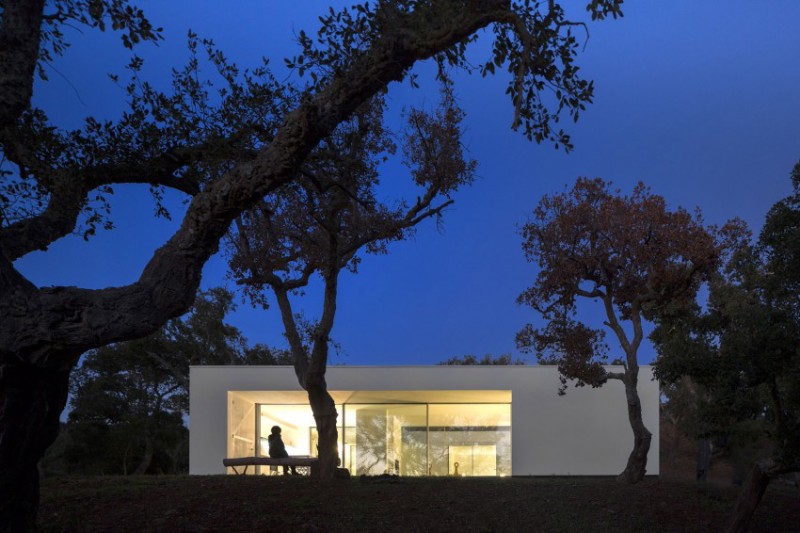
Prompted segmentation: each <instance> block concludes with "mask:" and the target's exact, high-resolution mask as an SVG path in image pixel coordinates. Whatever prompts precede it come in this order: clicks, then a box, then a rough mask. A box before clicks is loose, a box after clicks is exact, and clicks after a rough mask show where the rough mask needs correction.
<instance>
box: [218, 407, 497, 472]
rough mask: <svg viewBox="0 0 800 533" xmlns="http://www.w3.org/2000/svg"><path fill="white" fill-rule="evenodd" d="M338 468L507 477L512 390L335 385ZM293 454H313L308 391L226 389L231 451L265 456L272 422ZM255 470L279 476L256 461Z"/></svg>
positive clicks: (233, 454)
mask: <svg viewBox="0 0 800 533" xmlns="http://www.w3.org/2000/svg"><path fill="white" fill-rule="evenodd" d="M330 394H331V396H332V397H333V399H334V401H335V402H336V411H337V413H338V415H339V416H338V419H337V420H338V449H339V456H340V458H341V460H342V466H344V467H345V468H347V469H348V470H350V472H351V473H352V474H354V475H381V474H396V475H400V476H424V475H429V476H508V475H511V391H332V392H331V393H330ZM276 425H277V426H280V427H281V436H282V439H283V442H284V444H285V446H286V450H287V452H288V453H289V455H291V456H311V457H315V456H316V455H317V431H316V428H315V424H314V417H313V415H312V413H311V407H310V406H309V405H308V399H307V396H306V394H305V392H302V391H298V392H295V391H274V392H271V391H240V392H235V391H231V392H229V393H228V434H229V439H228V457H250V456H254V455H256V456H267V455H268V444H267V436H268V435H269V434H270V430H271V428H272V426H276ZM252 473H254V474H280V473H282V472H279V471H278V469H276V468H274V467H268V466H265V467H259V468H256V469H255V471H252Z"/></svg>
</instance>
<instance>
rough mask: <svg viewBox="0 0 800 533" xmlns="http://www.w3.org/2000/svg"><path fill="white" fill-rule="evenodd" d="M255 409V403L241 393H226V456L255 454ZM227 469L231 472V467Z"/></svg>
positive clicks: (250, 471)
mask: <svg viewBox="0 0 800 533" xmlns="http://www.w3.org/2000/svg"><path fill="white" fill-rule="evenodd" d="M255 409H256V404H255V403H254V402H252V401H250V400H248V399H247V398H246V397H244V396H243V395H240V394H237V393H235V392H229V393H228V457H252V456H254V455H256V445H255V442H256V415H255ZM228 471H229V473H232V472H233V470H232V469H231V468H228ZM248 473H252V470H251V469H248Z"/></svg>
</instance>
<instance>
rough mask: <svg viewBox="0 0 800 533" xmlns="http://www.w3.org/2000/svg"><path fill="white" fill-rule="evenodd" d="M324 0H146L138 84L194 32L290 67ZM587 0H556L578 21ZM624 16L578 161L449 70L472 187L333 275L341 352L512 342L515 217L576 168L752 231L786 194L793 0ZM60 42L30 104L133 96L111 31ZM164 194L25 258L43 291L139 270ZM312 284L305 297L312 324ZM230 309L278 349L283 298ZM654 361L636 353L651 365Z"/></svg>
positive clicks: (73, 114)
mask: <svg viewBox="0 0 800 533" xmlns="http://www.w3.org/2000/svg"><path fill="white" fill-rule="evenodd" d="M330 3H331V2H330V1H317V0H308V1H302V2H259V1H255V0H240V1H237V2H213V1H211V0H203V1H199V0H195V1H193V2H188V1H183V0H181V1H178V0H171V1H169V2H164V1H154V0H150V1H143V2H141V5H142V7H143V8H144V9H145V11H146V12H147V13H148V15H149V17H150V18H151V20H152V21H153V22H154V24H155V25H156V26H163V27H164V29H165V31H164V35H165V37H166V41H164V42H162V43H161V44H160V45H159V46H158V47H154V46H151V45H144V46H140V47H138V48H137V50H136V52H137V53H138V54H139V55H141V56H143V57H144V58H145V60H146V62H145V71H144V72H145V78H147V79H149V80H152V81H154V82H155V83H157V84H159V83H160V84H162V85H163V84H164V83H165V82H166V80H168V76H169V69H170V68H171V67H172V66H180V65H182V64H183V62H184V61H185V60H186V56H187V53H186V47H185V41H186V39H185V36H186V32H187V30H188V29H189V28H191V29H193V30H194V31H196V32H197V33H198V34H199V35H200V36H201V37H210V38H213V39H214V40H215V41H216V43H217V45H219V47H220V48H221V49H222V50H223V51H224V52H225V53H226V54H227V55H228V56H229V57H230V58H231V59H233V60H234V61H236V62H237V63H239V65H240V66H254V65H255V64H256V63H257V62H258V61H259V58H260V57H261V56H265V57H268V58H271V60H272V64H273V65H274V66H275V68H276V69H278V72H281V70H280V69H281V68H282V63H283V62H282V58H283V57H286V56H289V55H292V54H293V53H294V51H295V49H296V47H295V45H294V42H293V32H296V31H298V30H300V29H307V30H314V29H315V28H316V24H317V19H316V16H317V15H318V14H321V13H323V12H324V11H326V10H327V6H328V5H329V4H330ZM585 3H586V0H583V1H577V0H568V1H566V2H564V4H565V5H566V7H567V9H568V11H569V10H571V12H572V13H573V16H577V17H582V16H583V5H584V4H585ZM624 11H625V17H624V18H623V19H621V20H617V21H613V20H610V21H605V22H602V23H591V24H590V25H589V30H590V34H591V36H590V38H589V40H588V43H587V45H586V49H585V51H584V52H583V53H582V54H581V56H580V58H579V61H578V62H579V64H580V65H581V67H582V70H583V72H584V76H586V77H588V78H590V79H594V81H595V86H596V91H595V102H594V104H593V105H591V106H589V107H588V109H587V111H586V112H585V113H584V114H583V115H582V117H581V120H580V121H579V123H578V124H575V125H571V126H569V132H570V133H571V134H572V137H573V142H574V144H575V149H574V151H572V152H571V153H569V154H565V153H564V152H563V151H561V150H558V151H557V150H555V149H554V148H553V147H552V146H551V145H536V144H532V143H529V142H528V141H526V140H525V139H524V137H523V136H522V135H521V134H519V133H515V132H513V131H511V129H510V125H511V120H512V113H513V111H512V108H511V105H510V102H509V101H508V99H507V97H506V96H505V95H504V89H505V84H506V79H505V78H504V77H502V76H497V77H494V78H489V79H481V78H480V77H479V76H477V75H473V76H467V75H463V74H459V75H458V76H457V84H456V91H457V94H458V96H459V98H460V103H461V105H462V107H463V109H464V110H465V111H466V113H467V119H466V127H467V133H466V136H465V139H464V140H465V143H466V145H467V146H468V148H469V150H470V153H471V156H472V157H474V158H475V159H477V160H478V162H479V168H478V175H479V179H478V180H477V181H476V183H475V184H474V185H472V186H471V187H470V188H468V189H465V190H463V191H461V192H459V193H458V195H457V197H456V204H455V206H453V207H452V208H451V209H449V210H448V211H447V212H446V214H445V218H444V226H443V228H442V229H441V230H438V229H437V228H436V227H435V225H434V224H433V223H428V224H426V225H424V226H423V227H421V228H420V229H419V231H418V232H417V235H416V237H415V238H414V239H412V240H410V241H407V242H402V243H396V244H394V245H393V246H392V247H391V250H390V254H389V255H387V256H378V257H366V258H365V259H364V261H363V263H362V265H361V267H360V272H359V274H358V275H350V274H347V273H344V274H343V277H342V280H341V284H340V286H341V289H340V298H339V307H338V314H337V318H336V326H335V328H334V331H333V336H334V338H335V339H336V340H337V341H338V342H339V343H341V345H342V347H343V353H341V354H339V355H335V356H333V358H332V362H333V363H345V364H431V363H435V362H438V361H441V360H443V359H446V358H448V357H451V356H454V355H463V354H466V353H473V354H477V355H482V354H484V353H489V352H491V353H493V354H500V353H504V352H514V353H516V352H515V349H514V335H515V333H516V331H517V330H518V329H519V328H521V327H522V326H523V324H525V323H526V322H528V321H532V320H533V321H535V320H536V317H535V315H534V313H533V311H531V310H529V309H525V308H521V307H519V306H517V305H516V303H515V299H516V296H517V295H518V294H519V293H520V292H521V291H522V290H523V289H524V288H525V287H526V286H527V285H529V284H530V283H531V282H532V280H533V278H534V276H535V270H534V266H533V265H530V264H527V263H526V262H525V260H524V258H523V256H522V253H521V249H520V236H519V234H518V226H519V225H520V224H522V223H524V222H525V220H526V217H527V216H528V213H530V211H531V210H532V208H533V207H534V205H535V204H536V202H537V201H538V200H539V198H541V196H542V195H543V194H547V193H552V192H556V191H560V190H562V189H563V188H564V186H565V185H567V184H571V183H572V182H573V180H574V179H575V178H576V177H577V176H590V177H594V176H601V177H603V178H605V179H610V180H613V181H614V182H615V184H616V185H617V186H619V187H621V188H622V189H623V190H625V191H629V190H630V189H631V188H632V186H633V184H635V183H636V182H637V181H639V180H641V181H644V182H645V183H647V184H648V185H650V186H651V187H652V188H653V190H654V192H656V193H658V194H662V195H663V196H664V197H665V198H666V199H667V201H668V202H669V204H670V205H671V206H673V207H676V206H683V207H686V208H689V209H693V208H694V207H699V208H700V209H701V210H702V212H703V214H704V217H705V219H706V220H707V221H708V222H709V223H717V224H719V223H722V222H724V221H725V220H726V219H728V218H730V217H733V216H739V217H742V218H743V219H744V220H745V221H747V222H748V223H749V224H750V226H751V227H752V228H753V229H754V230H755V231H758V230H759V229H760V227H761V224H762V222H763V219H764V215H765V214H766V212H767V210H768V209H769V207H770V206H771V205H772V204H773V203H775V202H776V201H778V200H779V199H781V198H782V197H784V196H786V195H787V194H788V193H789V192H790V182H789V179H788V174H789V171H790V169H791V167H792V166H793V164H794V163H795V162H796V161H797V160H798V159H800V93H799V92H798V90H799V89H800V32H798V31H797V21H798V20H800V2H797V1H795V0H772V1H770V2H755V1H753V0H750V1H745V0H728V1H725V2H721V1H717V2H710V1H708V2H697V1H695V0H671V1H669V2H629V3H626V6H625V9H624ZM69 37H70V39H71V40H72V41H73V46H72V48H71V49H70V50H69V51H68V52H67V54H66V56H65V57H63V58H59V59H58V60H57V61H56V63H55V64H54V65H53V67H52V69H51V70H50V72H49V75H50V81H49V82H47V83H39V84H38V86H37V88H36V91H37V92H36V98H35V103H36V104H37V105H38V106H40V107H42V108H44V109H45V110H46V111H47V112H48V113H49V115H50V116H51V118H52V119H53V120H54V121H55V122H56V123H57V124H59V125H61V126H64V127H77V126H79V125H80V124H81V121H82V120H83V118H84V117H86V116H87V115H95V116H99V117H102V118H113V117H114V116H116V115H118V114H119V113H120V111H121V109H122V108H123V107H124V105H125V95H124V93H123V91H122V90H121V89H120V88H119V87H117V86H115V85H114V84H112V83H111V82H110V81H109V80H108V78H107V77H106V73H109V72H116V73H122V70H123V69H122V66H123V65H124V63H125V62H126V58H127V54H126V51H125V50H124V49H123V48H122V46H121V44H119V40H118V38H117V36H116V35H113V34H109V35H104V34H100V33H98V32H92V31H84V32H83V33H79V32H77V31H73V32H70V33H69ZM487 50H488V48H487V46H486V43H485V42H479V43H476V45H474V46H473V48H472V50H471V52H470V57H472V58H474V63H475V64H478V63H479V62H480V61H481V60H485V59H486V58H487V56H488V52H487ZM419 72H420V73H421V75H422V76H423V85H422V88H421V89H419V90H412V89H411V88H410V87H409V86H408V84H407V83H406V84H403V85H395V86H392V87H391V89H390V94H389V98H390V102H391V105H392V108H393V109H394V110H395V111H398V110H400V109H401V108H402V107H403V106H404V105H408V104H410V103H417V104H419V103H424V104H429V105H433V104H434V103H435V101H436V90H437V89H436V86H435V85H434V84H432V83H425V81H426V80H425V74H426V72H427V73H429V72H430V68H429V67H428V68H426V67H425V66H422V67H421V68H420V70H419ZM209 75H211V71H210V69H209ZM383 179H384V187H383V190H384V192H385V195H386V198H387V199H390V198H398V197H399V196H400V195H402V194H403V193H406V194H408V193H409V192H410V191H409V188H408V185H407V183H408V180H407V179H406V176H405V175H404V173H403V169H402V167H401V166H400V165H397V164H391V165H387V168H386V174H385V175H384V178H383ZM411 192H412V193H413V191H411ZM170 200H171V202H172V203H173V204H174V205H175V206H176V207H175V210H176V213H174V214H175V215H176V216H175V217H174V219H175V220H176V222H168V221H164V220H161V219H158V220H157V219H155V218H154V217H153V216H152V214H153V203H152V201H151V199H150V197H149V193H148V192H147V189H146V187H134V186H126V187H116V188H115V195H114V197H113V201H112V208H113V217H114V221H115V224H116V226H117V228H116V229H115V230H114V231H111V232H102V233H101V234H100V235H99V236H97V237H96V238H94V239H92V240H91V241H89V242H88V243H86V242H84V241H83V240H82V239H81V238H79V237H74V236H72V237H67V238H64V239H62V240H60V241H58V242H57V243H55V244H54V245H53V246H52V247H51V249H50V250H49V251H47V252H42V253H39V252H37V253H34V254H31V255H29V256H27V257H25V258H23V259H21V260H20V261H18V262H17V267H18V268H19V269H20V271H21V272H22V273H23V274H24V275H26V276H28V277H29V279H31V280H32V281H33V282H34V283H36V284H38V285H77V286H82V287H87V288H101V287H106V286H110V285H122V284H127V283H130V282H133V281H135V280H136V279H137V277H138V275H139V273H140V272H141V270H142V268H143V266H144V265H145V263H146V262H147V260H148V259H149V258H150V256H151V254H152V252H153V250H154V249H155V248H156V247H158V246H159V245H161V244H162V243H164V242H165V241H166V240H167V239H168V238H169V236H170V235H171V233H172V232H173V231H174V230H175V228H176V227H177V223H178V221H179V220H180V210H181V207H180V205H181V203H180V200H181V198H180V196H179V195H177V194H176V195H175V196H174V197H171V198H170ZM225 275H226V266H225V261H224V259H223V258H221V257H214V258H212V260H211V261H210V262H209V263H208V265H207V266H206V269H205V271H204V278H203V287H212V286H218V285H221V284H227V285H228V286H231V287H232V284H231V282H230V281H226V278H225ZM318 289H319V287H318V286H312V287H311V288H310V289H309V291H307V294H306V296H305V297H304V298H303V299H302V302H303V303H302V304H301V301H298V302H297V304H296V305H297V306H298V307H297V308H298V309H300V308H304V309H305V313H306V314H307V315H308V316H311V317H313V316H316V314H317V309H318V308H319V290H318ZM303 304H304V305H303ZM591 306H592V304H591V303H590V302H586V305H585V307H584V308H585V309H587V311H586V313H585V314H584V315H583V316H585V317H586V318H587V320H590V321H596V317H597V316H599V315H597V313H595V312H593V311H592V310H591V309H590V308H591ZM229 319H230V321H231V322H232V323H233V324H235V325H236V326H238V327H239V328H240V329H241V330H242V331H243V332H244V334H245V335H246V336H247V338H248V339H249V340H250V342H251V343H255V342H263V343H267V344H271V345H280V344H282V343H283V339H282V335H281V332H282V329H281V326H280V321H279V317H278V313H277V311H276V310H275V309H270V310H269V311H267V312H264V311H255V310H252V309H251V308H250V306H249V304H247V303H246V302H244V303H241V304H240V306H239V309H238V310H237V311H236V312H235V313H234V314H233V315H231V316H230V317H229ZM614 348H615V346H613V345H612V355H613V354H614V353H615V352H616V350H615V349H614ZM651 358H652V349H651V348H649V347H645V348H644V349H643V357H642V359H643V361H645V362H647V361H649V360H650V359H651Z"/></svg>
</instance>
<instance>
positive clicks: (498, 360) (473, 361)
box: [437, 353, 525, 365]
mask: <svg viewBox="0 0 800 533" xmlns="http://www.w3.org/2000/svg"><path fill="white" fill-rule="evenodd" d="M437 364H439V365H524V364H525V361H523V360H522V359H514V358H513V357H511V354H510V353H504V354H501V355H498V356H496V357H495V356H492V354H490V353H487V354H485V355H484V356H483V357H481V358H479V357H477V356H475V355H472V354H467V355H462V356H461V357H458V356H453V357H451V358H450V359H446V360H444V361H442V362H440V363H437Z"/></svg>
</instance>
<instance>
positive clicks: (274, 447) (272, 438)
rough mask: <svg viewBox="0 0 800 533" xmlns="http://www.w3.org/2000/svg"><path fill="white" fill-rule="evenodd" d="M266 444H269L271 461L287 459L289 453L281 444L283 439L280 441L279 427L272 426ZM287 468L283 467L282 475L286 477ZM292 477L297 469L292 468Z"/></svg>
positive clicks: (295, 474)
mask: <svg viewBox="0 0 800 533" xmlns="http://www.w3.org/2000/svg"><path fill="white" fill-rule="evenodd" d="M267 442H269V456H270V457H272V458H273V459H280V458H283V457H289V453H288V452H287V451H286V446H284V444H283V439H281V427H280V426H272V432H271V433H270V435H269V437H267ZM289 468H290V467H289V466H287V465H284V466H283V474H284V475H286V474H288V473H289ZM291 469H292V475H293V476H297V475H299V474H298V473H297V467H295V466H292V467H291Z"/></svg>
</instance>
